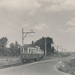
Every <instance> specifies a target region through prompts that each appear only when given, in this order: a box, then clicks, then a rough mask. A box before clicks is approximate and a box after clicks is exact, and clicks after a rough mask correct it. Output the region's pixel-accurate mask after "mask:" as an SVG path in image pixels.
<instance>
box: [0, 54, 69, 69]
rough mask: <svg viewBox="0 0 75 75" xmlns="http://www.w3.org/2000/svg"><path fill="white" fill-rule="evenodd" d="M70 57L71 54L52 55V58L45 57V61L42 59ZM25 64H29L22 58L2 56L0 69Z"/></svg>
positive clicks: (50, 57)
mask: <svg viewBox="0 0 75 75" xmlns="http://www.w3.org/2000/svg"><path fill="white" fill-rule="evenodd" d="M67 56H70V54H68V55H67V54H66V55H64V54H61V53H59V54H51V55H50V56H46V57H44V59H42V60H41V61H44V60H48V59H54V58H60V57H67ZM23 64H27V63H22V62H21V59H20V56H19V57H16V56H11V57H8V56H7V57H5V56H0V69H2V68H7V67H11V66H19V65H23Z"/></svg>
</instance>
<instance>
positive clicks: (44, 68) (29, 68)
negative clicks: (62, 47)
mask: <svg viewBox="0 0 75 75" xmlns="http://www.w3.org/2000/svg"><path fill="white" fill-rule="evenodd" d="M67 59H69V57H65V58H56V59H52V60H46V61H40V62H34V63H31V64H26V65H22V66H18V67H11V68H6V69H1V70H0V75H64V74H63V73H60V72H58V71H56V69H55V65H56V64H57V63H59V62H60V61H61V60H62V61H63V60H67Z"/></svg>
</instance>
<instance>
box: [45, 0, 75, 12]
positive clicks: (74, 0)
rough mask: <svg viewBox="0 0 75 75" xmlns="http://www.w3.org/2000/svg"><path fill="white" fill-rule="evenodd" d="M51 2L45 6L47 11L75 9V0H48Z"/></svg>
mask: <svg viewBox="0 0 75 75" xmlns="http://www.w3.org/2000/svg"><path fill="white" fill-rule="evenodd" d="M47 1H48V2H50V3H51V5H48V6H46V7H45V11H48V12H49V11H63V10H73V9H75V0H50V1H49V0H47Z"/></svg>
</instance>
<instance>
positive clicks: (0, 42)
mask: <svg viewBox="0 0 75 75" xmlns="http://www.w3.org/2000/svg"><path fill="white" fill-rule="evenodd" d="M7 42H8V39H7V38H6V37H2V38H1V39H0V47H6V45H7Z"/></svg>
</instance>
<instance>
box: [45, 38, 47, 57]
mask: <svg viewBox="0 0 75 75" xmlns="http://www.w3.org/2000/svg"><path fill="white" fill-rule="evenodd" d="M46 49H47V48H46V38H45V56H46V53H47V50H46Z"/></svg>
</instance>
